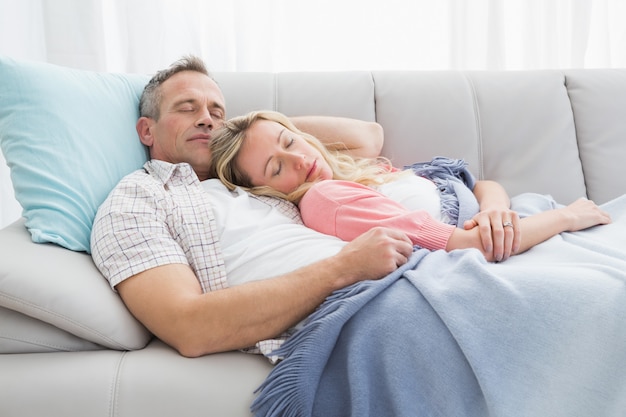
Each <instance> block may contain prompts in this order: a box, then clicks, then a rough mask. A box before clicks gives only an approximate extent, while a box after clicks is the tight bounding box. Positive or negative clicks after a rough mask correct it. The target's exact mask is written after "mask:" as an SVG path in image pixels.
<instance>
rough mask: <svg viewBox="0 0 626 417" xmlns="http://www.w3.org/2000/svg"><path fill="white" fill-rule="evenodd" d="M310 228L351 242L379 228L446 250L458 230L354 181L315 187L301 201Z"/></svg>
mask: <svg viewBox="0 0 626 417" xmlns="http://www.w3.org/2000/svg"><path fill="white" fill-rule="evenodd" d="M300 213H301V214H302V220H303V222H304V224H305V225H306V226H307V227H310V228H312V229H315V230H317V231H319V232H322V233H325V234H328V235H333V236H337V237H339V238H340V239H342V240H345V241H351V240H353V239H355V238H356V237H358V236H360V235H361V234H363V233H364V232H366V231H368V230H369V229H371V228H373V227H376V226H384V227H389V228H393V229H399V230H402V231H404V232H405V233H406V234H407V236H408V237H409V238H410V239H411V241H412V242H413V244H414V245H417V246H420V247H422V248H426V249H430V250H436V249H445V247H446V244H447V243H448V239H449V238H450V235H452V232H453V231H454V226H452V225H449V224H446V223H443V222H440V221H437V220H435V219H433V218H432V217H431V216H430V215H429V214H428V213H426V212H425V211H409V210H407V209H406V208H404V206H402V205H401V204H399V203H397V202H395V201H394V200H392V199H390V198H388V197H386V196H385V195H383V194H381V193H380V192H378V191H376V190H374V189H372V188H370V187H367V186H365V185H361V184H358V183H355V182H351V181H340V180H327V181H321V182H319V183H317V184H315V185H314V186H312V187H311V188H310V189H309V191H308V192H307V193H306V194H305V195H304V197H303V198H302V200H301V201H300Z"/></svg>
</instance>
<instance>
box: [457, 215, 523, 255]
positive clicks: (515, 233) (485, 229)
mask: <svg viewBox="0 0 626 417" xmlns="http://www.w3.org/2000/svg"><path fill="white" fill-rule="evenodd" d="M476 226H478V229H479V232H480V240H481V244H482V246H483V250H484V251H485V253H488V254H491V255H492V258H493V259H494V260H495V261H498V262H500V261H504V260H506V259H508V258H509V257H511V255H514V254H515V253H517V251H518V250H519V248H520V246H521V242H522V235H521V227H520V219H519V216H518V215H517V213H516V212H514V211H512V210H506V211H493V212H480V213H478V214H477V215H476V216H474V217H473V218H472V219H471V220H468V221H466V222H465V223H464V224H463V227H464V228H465V229H466V230H468V229H471V228H473V227H476Z"/></svg>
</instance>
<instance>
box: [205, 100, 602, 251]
mask: <svg viewBox="0 0 626 417" xmlns="http://www.w3.org/2000/svg"><path fill="white" fill-rule="evenodd" d="M210 146H211V159H212V160H211V170H212V172H211V176H213V177H217V178H219V179H220V180H221V181H222V182H223V183H224V184H225V185H226V186H227V187H229V188H230V189H234V188H235V187H237V186H239V187H242V188H244V189H246V190H248V191H250V192H252V193H254V194H260V195H272V196H276V197H281V198H285V199H287V200H289V201H292V202H294V203H295V204H297V205H298V207H299V208H300V212H301V214H302V220H303V222H304V224H305V225H307V226H308V227H311V228H313V229H315V230H318V231H320V232H323V233H326V234H332V235H335V236H338V237H339V238H341V239H343V240H348V241H349V240H352V239H354V238H355V237H356V236H359V235H360V234H361V233H363V232H365V231H366V230H369V229H370V228H372V227H374V226H388V227H394V228H398V229H401V230H403V231H405V232H406V233H407V234H408V236H409V238H410V239H411V240H412V242H413V244H415V245H417V246H420V247H423V248H427V249H430V250H437V249H445V250H446V251H450V250H453V249H464V248H476V249H479V250H480V251H481V252H482V253H483V255H484V256H485V258H486V259H487V260H490V261H503V260H506V259H507V258H508V257H509V256H511V255H514V254H517V253H521V252H524V251H526V250H528V249H529V248H531V247H532V246H534V245H536V244H538V243H540V242H542V241H544V240H546V239H548V238H550V237H552V236H554V235H556V234H558V233H561V232H564V231H576V230H581V229H585V228H588V227H591V226H595V225H598V224H607V223H610V221H611V219H610V216H609V215H608V214H607V213H606V212H604V211H602V210H601V209H599V208H598V207H597V206H596V205H595V204H594V203H593V202H591V201H589V200H586V199H580V200H577V201H575V202H574V203H572V204H570V205H569V206H566V207H558V208H556V207H555V208H554V209H553V210H548V211H545V212H542V213H539V214H537V215H534V216H530V217H527V218H524V219H520V218H519V216H518V215H517V213H516V212H514V211H513V210H511V209H510V200H509V197H508V195H507V194H506V192H505V191H504V189H503V188H502V187H501V186H500V185H499V184H497V183H495V182H493V181H475V180H474V178H473V177H472V175H471V174H470V173H469V171H467V169H466V168H465V165H464V163H463V162H462V161H452V160H448V159H445V158H437V159H435V160H433V161H432V163H430V164H416V166H415V167H414V169H409V170H398V169H396V168H394V167H392V166H391V164H390V163H389V161H388V160H386V159H384V158H375V159H366V158H358V159H357V158H352V157H350V156H348V155H346V154H345V153H339V152H337V150H339V149H341V148H340V145H335V146H332V145H326V147H325V146H324V145H323V144H322V143H321V142H320V141H319V140H317V139H316V138H315V137H312V136H310V135H307V134H305V133H303V132H300V131H299V130H298V129H297V128H296V127H295V126H294V125H293V124H292V123H291V122H290V121H289V119H288V118H287V117H286V116H284V115H282V114H280V113H277V112H270V111H262V112H252V113H249V114H247V115H245V116H241V117H237V118H234V119H231V120H229V121H228V122H226V123H225V125H224V127H223V128H222V129H220V130H219V131H218V132H216V135H215V136H214V137H213V139H212V141H211V145H210ZM420 172H422V173H424V174H429V175H428V176H429V179H426V178H422V177H421V176H418V175H414V174H415V173H418V174H419V173H420ZM468 195H469V196H470V197H468ZM468 207H469V209H468ZM468 210H469V211H470V214H469V215H468V214H467V212H468ZM457 226H458V227H457Z"/></svg>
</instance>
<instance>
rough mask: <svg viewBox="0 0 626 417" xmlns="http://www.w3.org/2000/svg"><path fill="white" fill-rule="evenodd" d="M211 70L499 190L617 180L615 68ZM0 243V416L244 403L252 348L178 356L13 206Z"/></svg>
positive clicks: (623, 111)
mask: <svg viewBox="0 0 626 417" xmlns="http://www.w3.org/2000/svg"><path fill="white" fill-rule="evenodd" d="M215 75H216V78H217V80H218V82H219V84H220V85H221V87H222V89H223V91H224V94H225V96H226V102H227V106H228V110H229V116H234V115H238V114H242V113H245V112H247V111H249V110H253V109H275V110H278V111H281V112H284V113H286V114H288V115H304V114H324V115H337V116H346V117H353V118H359V119H364V120H376V121H377V122H379V123H380V124H381V125H382V126H383V128H384V130H385V145H384V149H383V153H384V155H385V156H387V157H389V158H391V159H392V161H393V162H394V163H395V164H396V165H397V166H402V165H404V164H409V163H412V162H416V161H423V160H429V159H430V158H432V157H433V156H437V155H445V156H449V157H455V158H464V159H465V160H466V161H467V162H468V163H469V166H470V169H471V171H472V172H473V173H474V174H475V175H476V176H477V177H478V178H480V179H492V180H497V181H499V182H501V183H502V184H503V185H504V186H505V187H506V189H507V190H508V192H509V193H510V194H511V195H516V194H519V193H522V192H526V191H533V192H538V193H546V194H551V195H552V196H553V197H554V198H555V199H556V200H557V201H559V202H562V203H569V202H571V201H573V200H574V199H576V198H578V197H581V196H587V197H589V198H591V199H593V200H595V201H596V202H597V203H603V202H605V201H608V200H610V199H611V198H613V197H615V196H618V195H621V194H624V193H626V181H625V180H624V178H626V163H625V162H624V161H626V70H602V69H598V70H571V71H525V72H393V71H379V72H366V71H364V72H329V73H315V72H312V73H281V74H270V73H218V74H215ZM2 82H3V81H2V80H0V83H2ZM2 105H3V104H2V101H1V100H0V106H2ZM0 126H1V125H0ZM0 129H1V128H0ZM2 133H3V132H2V131H1V130H0V135H2ZM0 254H1V255H0V257H1V261H0V352H2V354H1V355H0V415H1V416H3V417H12V416H19V417H28V416H46V417H56V416H59V417H61V416H62V417H68V416H103V417H104V416H107V417H111V416H116V417H118V416H119V417H138V416H190V417H191V416H229V417H234V416H245V415H249V414H250V412H249V406H250V404H251V402H252V400H253V398H254V390H255V388H257V387H258V386H259V385H260V384H261V382H262V381H263V380H264V378H265V376H266V375H267V374H268V372H269V370H270V369H271V366H270V365H269V363H268V362H267V361H266V360H265V359H264V358H261V357H258V356H253V355H249V354H244V353H240V352H230V353H223V354H216V355H210V356H206V357H202V358H198V359H189V358H184V357H181V356H180V355H178V354H177V353H176V352H175V351H174V350H173V349H171V348H170V347H168V346H166V345H165V344H163V343H162V342H160V341H159V340H156V339H154V338H151V337H150V335H149V334H148V333H147V331H146V330H145V329H143V328H142V327H141V325H140V324H138V323H137V322H134V319H133V318H132V317H131V316H130V315H129V314H128V312H127V311H126V310H125V308H124V306H123V304H122V303H121V302H120V301H119V299H118V298H117V295H116V294H115V293H114V292H113V291H111V290H110V288H109V287H108V284H107V283H106V281H105V280H104V279H103V278H102V277H101V275H100V274H99V272H98V271H97V270H96V268H95V267H94V266H93V264H92V263H91V258H90V256H89V255H88V254H86V253H81V252H75V251H70V250H68V249H65V248H61V247H60V246H57V245H55V244H51V243H47V244H45V243H44V244H41V243H33V242H32V241H31V238H30V235H29V232H28V231H27V229H26V228H25V227H24V220H20V221H18V222H16V223H14V224H12V225H10V226H8V227H6V228H5V229H3V230H1V231H0ZM36 276H45V277H46V279H40V278H37V281H36V282H39V283H40V284H38V285H37V286H35V287H33V286H30V287H26V284H24V283H25V282H30V281H29V280H32V279H34V278H33V277H36ZM29 285H30V284H29ZM98 303H106V305H107V309H108V310H107V313H106V316H104V315H102V316H101V317H98V314H93V313H91V311H92V310H91V309H92V308H93V307H94V305H97V304H98ZM86 316H88V317H86ZM90 320H91V321H90ZM94 321H95V322H96V324H93V322H94Z"/></svg>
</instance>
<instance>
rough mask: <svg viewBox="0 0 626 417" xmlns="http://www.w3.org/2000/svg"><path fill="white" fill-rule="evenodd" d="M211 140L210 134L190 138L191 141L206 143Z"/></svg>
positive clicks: (199, 134)
mask: <svg viewBox="0 0 626 417" xmlns="http://www.w3.org/2000/svg"><path fill="white" fill-rule="evenodd" d="M210 139H211V135H209V134H208V133H198V134H195V135H193V136H192V137H190V138H189V140H190V141H192V140H204V141H207V142H208V141H209V140H210Z"/></svg>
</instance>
